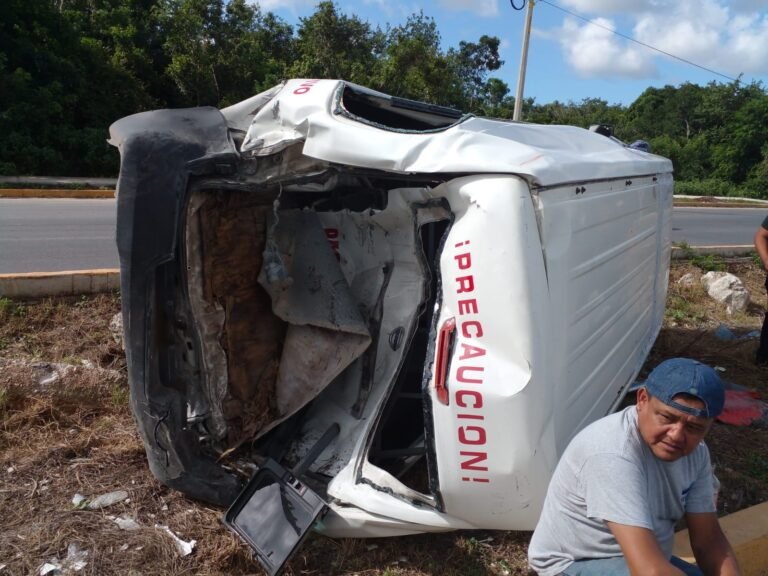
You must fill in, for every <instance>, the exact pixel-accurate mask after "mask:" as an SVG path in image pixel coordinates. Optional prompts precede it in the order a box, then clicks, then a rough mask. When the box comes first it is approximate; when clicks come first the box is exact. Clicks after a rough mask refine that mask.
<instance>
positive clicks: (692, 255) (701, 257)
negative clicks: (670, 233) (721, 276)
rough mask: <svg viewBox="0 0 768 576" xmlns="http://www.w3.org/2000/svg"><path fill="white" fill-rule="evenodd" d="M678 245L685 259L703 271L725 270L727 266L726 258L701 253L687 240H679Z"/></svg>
mask: <svg viewBox="0 0 768 576" xmlns="http://www.w3.org/2000/svg"><path fill="white" fill-rule="evenodd" d="M676 246H677V248H679V249H680V251H681V252H682V253H683V258H684V259H685V260H688V261H689V262H690V263H691V264H692V265H694V266H696V267H697V268H698V269H699V270H701V271H703V272H723V271H724V270H725V269H726V268H727V266H726V262H725V260H724V259H723V258H722V257H720V256H717V255H715V254H699V253H697V252H696V251H695V250H693V248H691V246H690V245H689V244H688V243H687V242H685V241H683V242H677V243H676Z"/></svg>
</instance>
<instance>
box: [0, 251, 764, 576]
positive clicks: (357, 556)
mask: <svg viewBox="0 0 768 576" xmlns="http://www.w3.org/2000/svg"><path fill="white" fill-rule="evenodd" d="M697 263H698V264H699V266H704V267H712V266H715V267H717V266H722V265H723V264H722V263H721V262H719V261H716V260H715V261H712V260H709V261H704V262H701V261H699V262H697ZM727 267H728V269H729V271H731V272H733V273H735V274H737V275H738V276H739V277H740V278H741V279H742V280H743V281H744V282H745V284H746V285H747V287H748V289H749V290H750V292H751V293H752V295H753V303H752V305H751V306H750V307H749V309H748V310H747V311H746V312H745V313H738V314H735V315H733V316H729V315H727V314H726V312H725V310H724V307H723V306H722V305H721V304H717V303H714V302H713V301H711V300H710V299H709V298H708V297H707V296H706V295H705V293H704V291H703V288H701V285H700V283H699V282H698V278H699V277H700V276H701V274H702V270H701V269H700V268H698V267H696V266H694V265H693V264H690V263H676V264H675V265H674V266H673V268H672V270H671V274H670V290H669V297H668V300H667V310H666V319H665V326H664V328H663V330H662V332H661V334H660V336H659V338H658V340H657V343H656V345H655V347H654V348H653V350H652V352H651V354H650V356H649V358H648V362H647V363H646V366H645V368H644V370H643V372H647V371H648V370H649V369H650V368H652V367H653V366H655V365H656V364H658V363H659V362H660V361H661V360H663V359H665V358H669V357H674V356H688V357H692V358H697V359H700V360H702V361H704V362H707V363H709V364H711V365H713V366H718V367H720V369H722V372H721V373H722V376H723V378H725V379H726V380H728V381H730V382H733V383H736V384H739V385H742V386H746V387H748V388H751V389H755V390H758V391H759V392H760V393H761V396H762V397H763V398H768V378H766V376H768V372H766V371H765V370H764V369H763V370H760V369H758V368H756V367H755V366H754V364H753V363H752V355H753V353H754V349H755V347H756V340H754V339H745V340H727V341H726V340H720V339H718V338H717V337H716V336H715V335H714V332H715V329H716V328H717V327H718V326H719V325H720V324H725V325H727V326H728V327H729V328H730V329H731V330H732V331H733V332H734V333H735V334H736V335H742V334H746V333H749V332H750V331H753V330H755V329H759V326H760V323H761V321H762V313H763V310H764V306H765V304H766V302H765V294H764V290H763V288H762V282H763V279H764V277H763V275H762V273H761V272H760V271H759V269H758V267H757V265H756V264H755V263H754V262H753V261H751V260H749V259H747V260H744V261H732V262H729V263H728V264H727ZM687 273H692V274H693V275H694V283H693V285H691V286H681V285H680V284H678V282H677V281H678V280H679V279H680V278H681V277H682V276H683V275H684V274H687ZM118 310H119V299H118V297H117V296H116V295H103V296H97V297H90V298H76V299H45V300H39V301H33V302H14V301H10V300H7V299H0V518H2V522H0V575H1V574H14V575H16V574H18V575H37V574H40V572H41V568H42V567H43V566H44V564H45V563H46V562H48V563H50V564H51V565H57V564H60V565H63V567H64V568H65V573H67V572H66V569H67V567H69V570H70V572H69V573H76V574H94V575H105V574H120V575H123V574H124V575H140V574H141V575H150V574H163V575H181V574H201V575H209V574H234V575H246V574H262V571H261V570H260V568H259V567H258V565H257V563H256V562H255V561H254V560H253V559H252V558H251V556H250V553H249V551H248V549H247V548H246V546H245V545H243V544H241V542H240V541H239V540H238V539H237V538H236V537H235V536H233V535H232V534H231V533H230V532H229V531H228V530H227V529H226V528H225V527H224V526H223V524H222V523H221V520H220V518H221V515H222V511H221V510H218V509H213V508H210V507H208V506H205V505H201V504H199V503H197V502H194V501H192V500H189V499H187V498H185V497H183V496H181V495H180V494H178V493H176V492H173V491H170V490H168V489H166V488H165V487H163V486H161V485H160V484H158V483H157V482H156V481H155V480H154V478H153V477H152V475H151V474H150V472H149V470H148V468H147V465H146V459H145V457H144V449H143V446H142V443H141V440H140V438H139V435H138V433H137V431H136V428H135V424H134V422H133V418H132V416H131V414H130V410H129V408H128V391H127V382H126V372H125V360H124V357H123V354H122V351H121V350H120V347H119V345H118V344H117V342H116V341H115V340H114V339H113V336H112V332H111V331H110V327H109V323H110V319H111V318H112V317H113V315H114V314H115V313H116V312H118ZM642 376H644V374H641V377H642ZM708 444H709V446H710V449H711V452H712V457H713V461H714V462H715V464H716V467H717V468H716V471H717V475H718V477H719V478H720V480H721V483H722V488H721V495H720V501H719V502H720V504H719V511H720V513H722V514H726V513H729V512H733V511H736V510H739V509H741V508H744V507H747V506H750V505H752V504H755V503H758V502H762V501H765V500H768V429H765V428H756V427H734V426H728V425H724V424H719V423H716V424H715V425H714V427H713V429H712V432H711V433H710V436H709V437H708ZM115 490H124V491H126V492H127V493H128V498H127V499H126V500H124V501H122V502H120V503H118V504H115V505H113V506H110V507H107V508H102V509H96V510H91V509H88V508H87V507H83V506H82V505H81V506H80V507H76V506H74V505H73V503H72V499H73V497H74V496H75V495H76V494H80V495H82V496H84V497H86V498H93V497H95V496H98V495H100V494H105V493H109V492H112V491H115ZM122 518H130V519H132V520H135V522H136V523H137V526H136V527H135V528H136V529H134V530H123V529H121V528H120V526H118V524H117V523H116V522H115V519H122ZM156 525H161V526H168V527H169V528H170V530H172V531H173V532H174V533H175V534H176V535H178V537H180V538H182V539H183V540H185V541H190V540H195V541H196V546H195V549H194V551H193V552H192V553H191V554H190V555H188V556H186V557H182V556H181V555H180V553H179V551H178V550H177V547H176V544H175V543H174V541H173V540H172V539H171V537H170V536H169V535H168V534H167V533H166V532H164V531H162V530H161V529H158V528H156V527H155V526H156ZM528 538H529V534H528V533H519V532H518V533H516V532H495V531H471V532H456V533H448V534H439V535H418V536H410V537H402V538H392V539H379V540H331V539H328V538H324V537H322V536H319V535H312V536H311V537H310V539H309V540H308V541H307V544H306V545H305V546H304V547H303V548H302V550H301V551H300V552H299V554H298V555H297V556H296V557H295V558H294V559H293V561H292V562H291V564H290V566H289V568H288V570H287V571H286V573H287V574H288V575H290V576H296V575H300V574H301V575H319V576H323V575H332V574H333V575H353V574H357V575H360V576H363V575H365V576H373V575H376V576H395V575H398V576H423V575H431V574H441V575H449V576H450V575H456V576H458V575H462V576H466V575H469V576H471V575H488V574H493V575H501V574H504V575H506V574H527V569H526V567H525V565H526V564H525V550H526V546H527V542H528ZM68 548H69V549H70V562H69V564H67V563H66V561H65V559H66V558H67V554H68ZM78 559H79V560H81V561H83V562H85V564H84V565H82V567H81V569H80V570H79V571H77V572H74V571H73V570H74V568H75V567H77V566H76V563H75V562H74V561H75V560H78Z"/></svg>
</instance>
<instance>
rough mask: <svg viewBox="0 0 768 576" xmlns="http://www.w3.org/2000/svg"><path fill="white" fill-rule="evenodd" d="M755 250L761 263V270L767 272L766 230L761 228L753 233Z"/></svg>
mask: <svg viewBox="0 0 768 576" xmlns="http://www.w3.org/2000/svg"><path fill="white" fill-rule="evenodd" d="M755 250H757V254H758V255H759V256H760V260H762V261H763V268H764V269H765V270H768V230H766V229H765V228H763V227H762V226H760V228H758V229H757V232H755Z"/></svg>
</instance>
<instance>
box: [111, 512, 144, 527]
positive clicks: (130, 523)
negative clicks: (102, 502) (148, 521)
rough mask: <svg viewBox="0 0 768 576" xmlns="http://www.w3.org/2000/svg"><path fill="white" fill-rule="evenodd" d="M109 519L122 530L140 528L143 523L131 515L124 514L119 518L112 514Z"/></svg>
mask: <svg viewBox="0 0 768 576" xmlns="http://www.w3.org/2000/svg"><path fill="white" fill-rule="evenodd" d="M109 519H110V520H112V521H113V522H114V523H115V524H117V525H118V527H119V528H120V530H139V529H140V528H141V524H139V523H138V522H136V520H134V519H133V518H131V517H130V516H126V515H123V516H119V517H117V518H115V517H114V516H110V517H109Z"/></svg>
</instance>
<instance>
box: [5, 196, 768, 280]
mask: <svg viewBox="0 0 768 576" xmlns="http://www.w3.org/2000/svg"><path fill="white" fill-rule="evenodd" d="M767 214H768V207H766V208H765V209H754V208H727V209H726V208H723V209H720V208H676V209H675V211H674V213H673V216H672V241H673V242H682V241H685V242H688V244H690V245H691V246H712V245H717V244H751V243H752V236H753V235H754V233H755V230H756V229H757V227H758V226H759V225H760V223H761V222H762V221H763V218H764V217H765V216H766V215H767ZM118 266H119V264H118V259H117V249H116V248H115V201H114V200H111V199H104V200H74V199H73V200H69V199H40V198H38V199H10V198H0V274H8V273H16V272H55V271H59V270H85V269H91V268H117V267H118Z"/></svg>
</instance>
